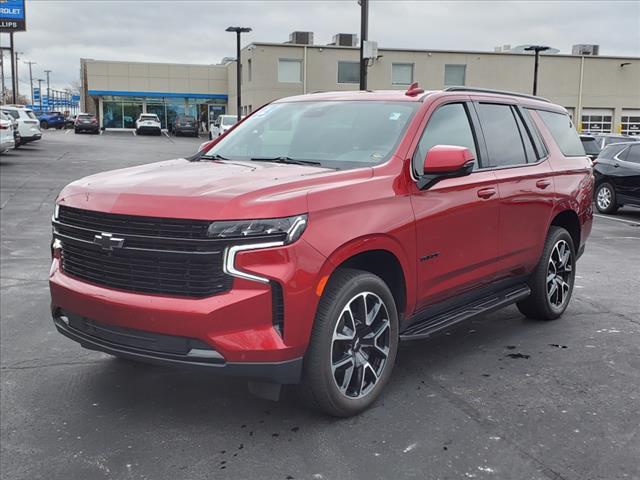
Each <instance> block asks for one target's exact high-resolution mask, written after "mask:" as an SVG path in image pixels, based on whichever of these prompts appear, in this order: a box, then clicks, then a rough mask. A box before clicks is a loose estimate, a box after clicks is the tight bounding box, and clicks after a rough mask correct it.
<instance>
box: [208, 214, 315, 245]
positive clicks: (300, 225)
mask: <svg viewBox="0 0 640 480" xmlns="http://www.w3.org/2000/svg"><path fill="white" fill-rule="evenodd" d="M306 227H307V215H306V214H305V215H296V216H293V217H286V218H269V219H262V220H237V221H230V222H227V221H223V222H213V223H212V224H211V225H209V228H208V229H207V236H208V237H209V238H252V237H274V240H275V239H280V238H281V239H282V240H283V241H284V243H292V242H295V241H296V240H298V239H299V238H300V236H301V235H302V232H304V230H305V228H306Z"/></svg>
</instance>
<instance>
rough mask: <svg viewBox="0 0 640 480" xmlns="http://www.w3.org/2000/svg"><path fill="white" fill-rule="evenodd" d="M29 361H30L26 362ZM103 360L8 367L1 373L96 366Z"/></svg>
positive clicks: (1, 369)
mask: <svg viewBox="0 0 640 480" xmlns="http://www.w3.org/2000/svg"><path fill="white" fill-rule="evenodd" d="M25 361H28V360H25ZM102 362H103V360H92V361H82V362H58V363H46V364H39V365H25V366H23V367H16V366H11V365H10V366H7V367H0V371H19V370H33V369H35V368H49V367H64V366H69V365H94V364H96V363H102Z"/></svg>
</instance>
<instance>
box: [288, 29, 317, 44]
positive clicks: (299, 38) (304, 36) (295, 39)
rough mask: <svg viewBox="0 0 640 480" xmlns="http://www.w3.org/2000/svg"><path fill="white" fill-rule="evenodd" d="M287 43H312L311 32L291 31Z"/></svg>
mask: <svg viewBox="0 0 640 480" xmlns="http://www.w3.org/2000/svg"><path fill="white" fill-rule="evenodd" d="M287 43H295V44H298V45H313V32H291V33H290V34H289V41H288V42H287Z"/></svg>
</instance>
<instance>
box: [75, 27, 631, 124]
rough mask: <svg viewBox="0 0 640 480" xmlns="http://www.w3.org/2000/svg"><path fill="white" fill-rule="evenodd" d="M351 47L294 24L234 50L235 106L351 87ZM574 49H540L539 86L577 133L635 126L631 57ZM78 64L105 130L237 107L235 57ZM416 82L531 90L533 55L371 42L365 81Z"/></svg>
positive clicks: (350, 40) (392, 85) (89, 105)
mask: <svg viewBox="0 0 640 480" xmlns="http://www.w3.org/2000/svg"><path fill="white" fill-rule="evenodd" d="M357 45H358V40H357V37H356V36H355V35H353V34H338V35H336V36H335V37H334V41H333V42H332V43H331V44H329V45H318V44H314V43H313V34H312V33H311V32H294V33H292V34H291V36H290V41H289V42H286V43H260V42H254V43H250V44H249V45H247V46H245V47H244V48H243V49H242V52H241V72H242V73H241V77H242V78H241V82H242V114H248V113H250V112H252V111H253V110H255V109H256V108H258V107H260V106H261V105H264V104H265V103H267V102H270V101H272V100H275V99H278V98H282V97H287V96H291V95H299V94H304V93H311V92H317V91H331V90H357V89H358V88H359V48H358V46H357ZM581 47H583V46H581ZM575 53H576V54H572V55H565V54H546V55H541V56H540V70H539V74H538V94H539V95H540V96H543V97H545V98H548V99H549V100H551V101H552V102H554V103H557V104H560V105H562V106H564V107H565V108H566V109H567V110H568V111H569V113H570V114H571V116H572V118H574V119H575V120H574V121H575V122H576V124H577V127H578V129H579V130H580V131H583V132H592V133H596V132H606V133H625V134H636V135H637V134H640V58H638V57H614V56H604V55H585V54H584V53H585V50H584V49H578V50H576V51H575ZM587 53H597V49H592V50H591V52H587ZM80 67H81V68H80V71H81V83H82V92H81V94H82V108H83V109H84V110H85V111H89V112H93V113H96V115H97V116H98V118H99V121H100V124H101V126H102V127H104V128H114V129H118V128H133V122H134V121H135V120H136V118H137V116H138V115H139V114H140V113H141V112H151V113H157V114H158V116H159V117H160V119H161V121H162V123H163V126H165V127H166V126H168V125H170V124H171V122H172V121H173V119H174V118H175V117H176V116H177V115H184V114H186V115H192V116H196V117H198V118H201V117H202V116H203V115H205V116H206V117H208V118H209V120H210V121H213V119H215V118H216V117H217V116H218V115H220V114H223V113H233V114H235V113H236V98H237V97H236V63H235V59H229V58H226V59H224V60H223V61H222V62H221V63H219V64H216V65H186V64H169V63H138V62H121V61H102V60H92V59H81V62H80ZM416 81H417V82H419V83H420V86H421V87H422V88H424V89H427V90H438V89H442V88H446V87H449V86H468V87H478V88H492V89H499V90H509V91H514V92H521V93H530V92H531V88H532V81H533V56H532V54H530V53H522V52H521V51H519V50H517V49H514V50H512V49H500V51H495V52H474V51H444V50H412V49H395V48H380V49H378V51H377V57H376V58H375V59H372V60H369V68H368V88H369V89H372V90H389V89H398V90H403V89H406V88H407V87H408V86H409V85H410V84H411V83H413V82H416ZM578 119H579V121H578Z"/></svg>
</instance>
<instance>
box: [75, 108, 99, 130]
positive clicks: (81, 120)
mask: <svg viewBox="0 0 640 480" xmlns="http://www.w3.org/2000/svg"><path fill="white" fill-rule="evenodd" d="M73 130H74V132H75V133H82V132H89V133H100V124H99V123H98V119H97V118H96V116H95V115H92V114H90V113H80V114H78V115H77V116H76V121H75V123H74V124H73Z"/></svg>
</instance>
